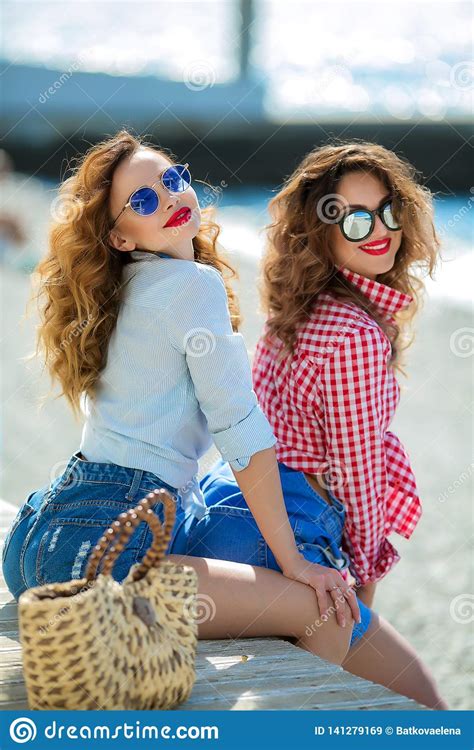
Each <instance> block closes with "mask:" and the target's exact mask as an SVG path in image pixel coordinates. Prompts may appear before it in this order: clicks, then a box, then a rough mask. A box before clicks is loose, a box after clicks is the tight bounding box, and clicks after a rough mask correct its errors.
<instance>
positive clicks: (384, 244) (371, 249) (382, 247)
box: [359, 238, 391, 255]
mask: <svg viewBox="0 0 474 750" xmlns="http://www.w3.org/2000/svg"><path fill="white" fill-rule="evenodd" d="M390 243H391V239H390V238H388V239H386V240H374V241H373V242H368V243H367V244H366V245H359V247H360V249H361V250H363V251H364V253H368V254H369V255H384V254H385V253H387V252H388V251H389V250H390Z"/></svg>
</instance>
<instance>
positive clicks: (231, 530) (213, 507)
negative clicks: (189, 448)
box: [173, 459, 372, 645]
mask: <svg viewBox="0 0 474 750" xmlns="http://www.w3.org/2000/svg"><path fill="white" fill-rule="evenodd" d="M278 468H279V471H280V479H281V484H282V489H283V495H284V498H285V505H286V509H287V512H288V518H289V521H290V525H291V527H292V529H293V532H294V535H295V541H296V544H297V547H298V549H299V550H300V551H301V554H302V555H303V556H304V557H305V558H306V560H308V561H310V562H312V563H318V564H319V565H326V566H328V567H333V568H336V569H337V570H344V569H345V568H347V567H348V565H349V558H348V556H347V554H346V553H345V552H344V551H343V550H342V549H341V542H342V532H343V529H344V519H345V509H344V505H343V504H342V502H341V501H340V500H339V499H338V498H337V497H335V496H334V494H333V493H332V492H331V491H329V490H328V496H329V498H330V499H331V502H332V504H331V505H329V504H328V503H327V502H326V501H325V500H324V499H323V498H322V497H321V496H320V495H318V493H317V492H316V491H315V490H314V489H313V487H312V486H311V485H310V484H309V482H308V481H307V479H306V477H305V475H304V473H303V472H302V471H295V470H294V469H291V468H289V467H288V466H286V465H285V464H283V463H279V465H278ZM200 485H201V489H202V491H203V494H204V499H205V502H206V505H207V506H208V507H207V512H206V514H205V515H204V516H203V518H201V519H200V520H198V519H196V518H195V517H194V516H187V517H185V518H184V519H182V521H181V523H180V525H179V527H178V528H177V530H176V534H175V537H174V544H173V553H175V554H182V555H194V556H197V557H210V558H217V559H221V560H232V561H234V562H242V563H247V564H249V565H258V566H260V567H264V568H273V569H274V570H278V571H280V572H281V568H280V567H279V565H278V563H277V561H276V559H275V556H274V555H273V553H272V551H271V549H270V547H269V546H268V544H267V543H266V541H265V539H264V537H263V535H262V533H261V532H260V529H259V528H258V525H257V522H256V521H255V519H254V517H253V515H252V513H251V511H250V509H249V507H248V505H247V503H246V501H245V499H244V496H243V494H242V492H241V491H240V488H239V486H238V484H237V482H236V481H235V477H234V475H233V473H232V470H231V468H230V466H229V464H228V463H227V462H225V461H223V460H222V459H219V460H218V461H217V462H216V463H215V464H214V465H213V467H212V468H211V470H210V471H209V472H208V473H207V474H206V475H205V476H204V477H203V478H202V479H201V481H200ZM358 604H359V608H360V615H361V619H362V622H361V623H354V628H353V631H352V638H351V645H352V644H353V643H354V642H355V641H357V640H358V639H359V638H360V637H361V636H362V635H363V634H364V633H365V632H366V630H367V628H368V626H369V623H370V620H371V614H372V613H371V610H370V609H369V608H368V607H366V606H365V604H363V602H361V601H360V599H358Z"/></svg>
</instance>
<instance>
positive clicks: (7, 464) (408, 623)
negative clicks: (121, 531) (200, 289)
mask: <svg viewBox="0 0 474 750" xmlns="http://www.w3.org/2000/svg"><path fill="white" fill-rule="evenodd" d="M229 257H230V259H231V260H232V261H233V262H234V263H235V264H236V265H237V266H238V270H239V272H240V281H239V282H238V283H236V287H235V288H236V290H237V291H238V293H239V296H240V301H241V306H242V313H243V318H244V322H243V326H242V333H243V335H244V337H245V339H246V343H247V348H248V350H249V352H250V353H252V351H253V348H254V346H255V343H256V341H257V338H258V335H259V332H260V330H261V326H262V323H263V316H262V315H261V314H260V313H259V312H258V311H257V307H258V299H257V291H256V286H255V279H256V273H257V262H256V261H253V260H252V259H251V258H250V257H248V256H245V255H238V254H237V253H232V254H230V255H229ZM1 286H2V346H3V351H2V361H3V365H4V366H3V370H2V372H3V377H2V404H3V433H2V435H3V443H2V448H3V461H2V464H3V465H2V484H1V497H2V498H3V499H5V500H7V501H9V502H11V503H13V504H15V505H17V506H19V505H20V504H21V503H22V502H23V501H24V500H25V499H26V497H27V495H28V494H29V493H30V492H32V491H33V490H34V489H37V488H38V487H40V486H43V485H45V484H47V483H49V481H50V480H51V479H52V478H54V477H55V476H57V475H58V474H59V473H61V472H62V470H63V469H64V466H65V464H66V463H67V461H68V459H69V457H70V455H71V453H73V452H74V451H75V450H76V449H77V448H78V445H79V438H80V432H81V425H80V424H79V423H76V422H75V421H74V419H73V417H72V415H71V413H70V412H69V411H68V408H67V406H66V403H65V402H64V400H63V399H59V400H56V401H54V400H52V399H50V400H48V401H47V403H46V405H45V407H44V409H42V410H41V411H39V410H38V408H37V400H38V397H39V396H40V395H42V394H45V393H47V391H48V389H49V379H48V377H47V374H45V373H42V372H41V362H38V361H35V362H32V363H29V364H26V363H25V362H24V361H22V358H23V357H25V356H26V355H27V354H29V353H30V352H32V351H33V350H34V336H35V325H36V318H35V315H34V305H33V306H32V311H33V314H32V316H31V317H30V318H28V319H26V320H25V319H23V317H24V313H25V305H26V301H27V299H28V296H29V287H30V280H29V277H28V275H27V274H25V273H24V272H22V271H21V270H19V269H16V268H12V267H9V266H8V265H4V266H3V267H2V268H1ZM469 325H472V323H471V320H470V313H469V308H468V307H466V306H465V304H459V305H456V304H453V303H452V302H448V301H446V300H443V299H440V298H436V297H430V298H428V299H427V301H426V303H425V305H424V308H423V310H422V311H421V313H420V315H419V318H418V321H417V326H416V328H417V337H416V340H415V343H414V344H413V345H412V347H411V349H410V350H409V354H408V358H407V359H408V366H407V372H408V375H409V377H408V379H404V378H403V377H402V376H401V377H400V383H401V385H402V400H401V404H400V407H399V410H398V413H397V415H396V419H395V421H394V423H393V424H392V426H391V429H393V431H394V432H396V433H397V434H398V435H399V437H400V438H401V440H402V442H403V443H404V444H405V446H406V448H407V451H408V453H409V455H410V457H411V460H412V464H413V468H414V471H415V474H416V477H417V482H418V487H419V492H420V496H421V499H422V502H423V506H424V513H423V517H422V520H421V521H420V523H419V525H418V527H417V529H416V530H415V532H414V534H413V536H412V538H411V539H410V540H409V541H407V540H405V539H403V538H401V537H398V536H392V537H391V541H392V542H393V543H394V544H395V546H396V548H397V549H398V550H399V552H400V554H401V561H400V563H399V564H398V565H397V566H396V567H395V568H394V569H393V571H392V572H391V573H390V574H389V575H388V576H387V577H386V578H385V579H384V580H383V581H381V582H380V584H379V586H378V590H377V594H376V598H375V607H374V608H375V609H376V610H377V611H378V612H379V613H380V614H382V615H383V616H384V617H385V618H386V619H388V620H389V621H390V622H391V623H392V624H393V625H394V626H395V627H396V628H397V629H398V630H399V632H400V633H402V634H403V635H404V636H405V637H406V638H407V639H408V640H409V641H410V642H411V643H412V645H413V646H414V647H415V648H416V649H417V650H418V652H419V653H420V654H421V655H422V656H423V658H424V660H425V661H426V663H427V664H428V665H429V666H430V667H431V669H432V670H433V672H434V674H435V676H436V678H437V680H438V681H439V684H440V688H441V693H442V695H443V696H444V697H445V698H446V700H447V701H448V703H449V706H450V708H452V709H461V708H462V709H468V708H473V707H474V701H473V695H472V671H473V654H472V649H470V648H469V643H470V642H471V639H470V638H469V636H470V635H472V619H473V618H472V609H473V606H472V605H473V594H472V593H471V592H472V567H471V559H472V548H471V540H472V531H471V528H470V526H471V521H472V511H471V502H470V497H471V493H470V488H471V483H472V459H471V443H472V435H471V411H470V408H471V403H470V402H471V388H470V372H471V363H472V359H471V358H469V356H467V352H468V351H469V350H468V349H467V348H466V334H467V329H468V326H469ZM470 330H471V331H472V329H470ZM467 346H471V349H470V351H471V354H472V344H468V345H467Z"/></svg>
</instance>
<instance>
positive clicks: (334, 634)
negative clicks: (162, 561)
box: [167, 555, 354, 665]
mask: <svg viewBox="0 0 474 750" xmlns="http://www.w3.org/2000/svg"><path fill="white" fill-rule="evenodd" d="M167 559H170V560H173V561H174V562H176V563H182V564H185V565H191V566H192V567H193V568H194V569H195V570H196V572H197V574H198V578H199V586H198V599H197V609H198V610H199V617H198V620H199V630H198V637H199V639H213V638H256V637H259V636H272V635H273V636H280V637H284V636H292V637H293V638H295V639H296V645H299V646H301V647H302V648H305V649H306V650H308V651H311V653H313V654H317V655H318V656H320V657H321V658H322V659H326V661H330V662H332V663H333V664H339V665H340V664H341V662H342V660H343V659H344V657H345V656H346V654H347V652H348V649H349V644H350V638H351V634H352V625H353V622H354V621H353V619H352V616H351V612H350V609H349V607H348V606H347V605H345V617H346V623H347V624H346V627H345V628H342V627H341V626H340V625H338V624H337V622H336V618H335V616H334V615H332V616H330V617H329V618H328V620H327V621H326V622H322V623H320V626H319V627H317V628H314V629H313V630H311V629H310V628H311V625H312V624H314V623H315V622H319V609H318V604H317V599H316V593H315V592H314V591H313V589H311V588H310V587H309V586H307V585H306V584H305V583H299V582H298V581H292V580H290V579H289V578H285V576H283V575H282V574H281V573H279V572H278V571H276V570H271V569H269V568H261V567H257V566H253V565H247V564H245V563H237V562H229V561H227V560H215V559H212V558H207V557H190V556H187V555H167ZM332 604H333V602H332V600H330V599H329V596H328V597H327V603H326V606H327V607H328V608H329V607H330V606H331V605H332ZM200 610H202V611H203V613H205V615H206V616H205V617H201V612H200ZM308 633H309V634H308Z"/></svg>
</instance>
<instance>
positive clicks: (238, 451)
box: [80, 250, 276, 517]
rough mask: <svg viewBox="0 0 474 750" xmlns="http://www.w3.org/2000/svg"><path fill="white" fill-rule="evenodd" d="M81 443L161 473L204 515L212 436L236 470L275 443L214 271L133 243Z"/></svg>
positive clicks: (91, 451)
mask: <svg viewBox="0 0 474 750" xmlns="http://www.w3.org/2000/svg"><path fill="white" fill-rule="evenodd" d="M131 255H132V258H133V259H134V261H136V262H133V263H130V264H128V265H126V266H125V267H124V269H123V276H122V281H123V282H124V288H123V290H122V291H123V295H122V300H123V303H122V305H121V307H120V310H119V315H118V319H117V324H116V327H115V329H114V331H113V333H112V336H111V338H110V341H109V345H108V351H107V361H106V366H105V368H104V369H103V370H102V372H101V373H100V377H99V380H98V382H97V386H96V389H95V394H94V398H92V399H91V398H89V397H85V398H84V400H83V402H82V410H83V412H84V415H85V424H84V428H83V431H82V440H81V445H80V450H81V452H82V453H83V454H84V456H85V458H86V459H87V460H89V461H99V462H105V463H115V464H119V465H120V466H127V467H130V468H135V469H143V470H144V471H151V472H153V473H154V474H157V475H158V476H159V477H161V478H162V479H163V480H164V481H165V482H167V483H168V484H170V485H171V486H172V487H176V488H177V489H178V491H179V497H180V499H181V504H182V507H183V508H184V509H185V510H188V509H189V510H191V512H193V513H194V514H195V515H197V516H198V517H202V515H203V513H204V511H205V507H206V506H205V503H204V498H203V495H202V491H201V489H200V486H199V482H198V460H199V458H200V457H201V456H202V455H203V454H204V453H205V452H206V451H207V450H208V449H209V448H210V446H211V444H212V441H213V440H214V443H215V445H216V447H217V449H218V450H219V452H220V453H221V455H222V457H223V458H224V460H226V461H228V462H229V463H230V465H231V466H232V468H233V469H235V470H236V471H240V470H241V469H244V468H245V467H246V466H248V464H249V461H250V458H251V456H252V455H253V454H254V453H257V452H258V451H261V450H263V449H265V448H269V447H271V446H273V445H274V444H275V443H276V438H275V435H274V433H273V430H272V428H271V426H270V424H269V422H268V421H267V418H266V417H265V415H264V413H263V411H262V410H261V408H260V407H259V405H258V402H257V397H256V394H255V391H254V390H253V386H252V374H251V368H250V363H249V359H248V354H247V350H246V347H245V342H244V339H243V336H242V334H240V333H234V332H233V330H232V325H231V322H230V317H229V309H228V304H227V294H226V290H225V286H224V282H223V279H222V276H221V274H220V273H219V271H217V269H215V268H213V267H211V266H207V265H204V264H201V263H196V262H195V261H192V260H181V259H176V258H172V257H171V256H169V255H166V254H165V253H150V252H145V251H142V250H133V251H132V253H131Z"/></svg>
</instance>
